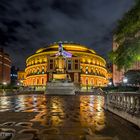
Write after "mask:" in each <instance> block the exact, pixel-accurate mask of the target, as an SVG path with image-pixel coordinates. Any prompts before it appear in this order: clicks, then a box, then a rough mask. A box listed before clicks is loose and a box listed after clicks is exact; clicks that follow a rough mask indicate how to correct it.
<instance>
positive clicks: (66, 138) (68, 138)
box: [40, 134, 85, 140]
mask: <svg viewBox="0 0 140 140" xmlns="http://www.w3.org/2000/svg"><path fill="white" fill-rule="evenodd" d="M40 140H85V137H84V136H82V135H47V134H46V135H42V136H40Z"/></svg>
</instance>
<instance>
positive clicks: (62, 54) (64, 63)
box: [45, 43, 80, 95]
mask: <svg viewBox="0 0 140 140" xmlns="http://www.w3.org/2000/svg"><path fill="white" fill-rule="evenodd" d="M47 60H48V66H47V76H48V77H47V79H48V82H47V85H46V91H45V94H54V95H74V94H75V91H76V90H78V86H79V85H78V83H79V80H80V58H79V57H78V56H74V55H72V54H71V53H69V52H67V51H65V50H64V49H63V46H62V44H61V43H60V44H59V47H58V52H57V53H56V54H55V56H54V55H52V56H48V58H47ZM73 61H74V62H77V67H76V68H73V65H72V64H73Z"/></svg>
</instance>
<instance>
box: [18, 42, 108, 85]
mask: <svg viewBox="0 0 140 140" xmlns="http://www.w3.org/2000/svg"><path fill="white" fill-rule="evenodd" d="M60 45H62V47H63V50H64V55H70V56H69V57H67V58H66V59H65V61H64V60H63V58H61V59H60V57H59V61H57V59H58V58H57V57H56V56H57V53H58V50H59V46H60ZM65 53H66V54H65ZM58 68H59V69H58ZM61 68H63V69H62V71H61ZM57 69H58V70H57ZM56 72H57V73H63V74H64V73H65V74H69V75H70V79H71V80H72V81H73V82H74V83H77V84H80V85H81V86H83V87H84V86H88V87H96V86H106V85H107V84H108V72H107V70H106V61H105V60H104V59H103V58H102V57H101V56H99V55H98V54H97V53H96V52H95V51H94V50H92V49H89V48H87V47H85V46H83V45H79V44H75V43H67V42H64V43H61V44H60V43H54V44H51V45H49V46H45V47H44V48H40V49H39V50H37V51H36V53H35V54H33V55H31V56H30V57H28V58H27V59H26V68H25V73H24V75H25V76H24V77H25V79H24V80H23V84H24V86H33V87H39V86H42V87H43V86H45V85H46V84H47V82H48V81H49V78H51V73H53V74H55V73H56ZM22 74H23V73H22ZM18 76H20V74H18ZM54 76H55V75H54ZM59 76H60V75H59ZM61 76H62V75H61ZM61 76H60V77H61ZM63 76H64V75H63ZM63 76H62V77H63ZM57 78H58V77H57ZM19 80H20V78H19Z"/></svg>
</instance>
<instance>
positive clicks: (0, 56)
mask: <svg viewBox="0 0 140 140" xmlns="http://www.w3.org/2000/svg"><path fill="white" fill-rule="evenodd" d="M10 72H11V59H10V57H9V55H8V54H7V53H5V52H4V51H3V49H0V84H4V85H6V84H9V83H10V81H11V80H10V79H11V78H10Z"/></svg>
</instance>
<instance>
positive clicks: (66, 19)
mask: <svg viewBox="0 0 140 140" xmlns="http://www.w3.org/2000/svg"><path fill="white" fill-rule="evenodd" d="M133 3H134V1H133V0H94V1H93V0H80V1H78V0H9V1H6V0H1V1H0V44H1V46H4V47H5V49H6V51H8V52H9V53H10V55H11V57H12V59H13V64H14V65H17V66H20V67H21V68H23V67H24V66H25V63H24V62H25V59H26V57H27V56H29V55H31V54H32V53H34V52H35V51H36V50H37V49H38V48H40V47H42V46H43V45H44V44H49V43H52V42H57V41H60V40H62V41H65V40H67V41H73V42H77V43H81V44H83V45H87V46H88V47H90V48H93V49H94V50H95V51H96V52H97V53H99V54H100V55H103V56H104V57H107V53H108V51H110V50H111V47H112V31H113V29H114V28H115V27H116V24H117V21H118V20H119V19H120V18H121V17H122V16H123V14H124V13H125V12H126V11H128V10H129V9H130V8H131V7H132V5H133Z"/></svg>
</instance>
